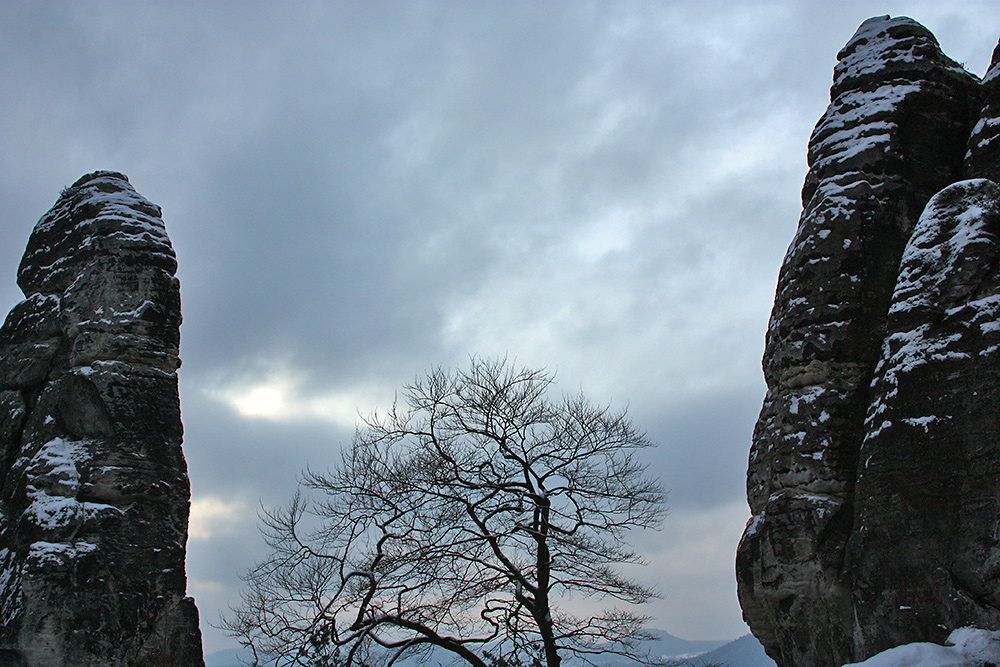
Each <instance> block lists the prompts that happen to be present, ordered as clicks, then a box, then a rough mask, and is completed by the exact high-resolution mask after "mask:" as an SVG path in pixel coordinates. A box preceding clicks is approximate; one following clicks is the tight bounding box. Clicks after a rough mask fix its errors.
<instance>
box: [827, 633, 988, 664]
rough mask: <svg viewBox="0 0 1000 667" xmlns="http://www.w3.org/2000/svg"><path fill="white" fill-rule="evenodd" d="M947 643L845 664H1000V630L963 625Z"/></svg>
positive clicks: (919, 645)
mask: <svg viewBox="0 0 1000 667" xmlns="http://www.w3.org/2000/svg"><path fill="white" fill-rule="evenodd" d="M947 644H948V645H947V646H942V645H940V644H932V643H930V642H916V643H913V644H903V645H902V646H896V647H894V648H890V649H887V650H885V651H882V652H881V653H878V654H876V655H874V656H872V657H870V658H868V659H867V660H865V661H863V662H857V663H851V664H848V665H844V666H843V667H991V666H995V665H998V664H1000V632H990V631H988V630H979V629H977V628H959V629H958V630H955V631H954V632H952V633H951V635H949V637H948V642H947Z"/></svg>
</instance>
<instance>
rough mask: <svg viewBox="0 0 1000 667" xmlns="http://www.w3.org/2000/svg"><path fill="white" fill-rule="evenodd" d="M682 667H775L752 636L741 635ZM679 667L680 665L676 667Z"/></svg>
mask: <svg viewBox="0 0 1000 667" xmlns="http://www.w3.org/2000/svg"><path fill="white" fill-rule="evenodd" d="M682 665H683V667H688V666H690V667H702V666H703V665H721V666H725V667H777V666H776V664H775V662H774V660H771V658H769V657H767V654H766V653H764V647H763V646H761V645H760V642H759V641H757V638H756V637H754V636H753V635H743V636H742V637H740V638H739V639H737V640H736V641H732V642H729V643H728V644H726V645H724V646H721V647H719V648H717V649H715V650H714V651H709V652H707V653H704V654H702V655H700V656H698V657H697V658H694V659H692V660H690V661H687V662H684V663H682ZM678 667H681V665H678Z"/></svg>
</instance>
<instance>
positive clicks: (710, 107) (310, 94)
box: [0, 0, 1000, 652]
mask: <svg viewBox="0 0 1000 667" xmlns="http://www.w3.org/2000/svg"><path fill="white" fill-rule="evenodd" d="M877 14H893V15H900V14H903V15H908V16H912V17H913V18H915V19H917V20H918V21H920V22H922V23H923V24H924V25H926V26H927V27H928V28H930V29H931V30H932V31H933V32H934V33H935V34H936V35H937V37H938V39H939V41H940V42H941V44H942V46H943V48H944V49H945V51H946V53H948V54H949V55H950V56H951V57H953V58H954V59H956V60H958V61H959V62H963V63H965V64H966V66H967V67H968V68H969V69H970V70H971V71H973V72H975V73H976V74H978V75H982V74H983V73H984V72H985V70H986V68H987V66H988V64H989V60H990V55H991V52H992V50H993V47H994V46H995V45H996V43H997V38H998V36H1000V12H998V11H997V6H996V2H995V0H982V1H981V2H974V1H970V2H941V0H927V1H916V0H915V1H910V2H905V1H899V2H890V1H887V2H874V1H870V0H869V1H864V2H845V1H842V0H838V1H837V2H829V1H827V0H816V1H814V2H807V1H802V2H792V1H784V2H742V3H737V2H712V1H706V0H690V1H687V0H683V1H681V0H678V1H674V2H667V1H664V2H653V1H650V0H646V1H642V2H583V1H580V2H569V1H568V0H566V1H564V2H556V1H552V0H545V1H544V2H542V1H539V2H499V1H498V2H485V1H476V2H473V1H471V0H469V1H465V2H459V1H456V0H453V1H449V2H444V1H441V2H402V1H398V2H368V1H366V2H322V3H302V2H280V3H279V2H246V1H240V2H236V1H233V2H214V3H210V2H194V1H192V2H159V3H155V2H82V1H74V2H65V3H46V2H37V1H30V2H29V1H23V2H20V1H9V2H2V3H0V221H2V224H3V231H4V233H3V235H2V236H0V310H2V311H3V313H5V312H6V311H7V310H9V308H10V307H11V306H13V305H14V304H15V303H16V302H17V301H18V300H20V298H21V294H20V292H19V291H18V289H17V287H16V285H15V282H14V281H15V271H16V268H17V265H18V262H19V261H20V257H21V254H22V253H23V251H24V246H25V243H26V241H27V239H28V235H29V233H30V231H31V228H32V226H33V225H34V223H35V222H36V221H37V220H38V218H39V217H41V216H42V214H43V213H45V211H46V210H48V208H49V207H50V206H51V205H52V204H53V202H54V201H55V199H56V197H57V195H58V193H59V191H60V189H61V188H63V187H64V186H66V185H69V184H70V183H72V182H73V181H74V180H76V179H77V178H78V177H79V176H81V175H82V174H84V173H86V172H89V171H93V170H95V169H112V170H118V171H121V172H123V173H125V174H127V175H128V176H129V178H130V180H131V182H132V184H133V185H134V186H135V188H136V189H137V190H138V191H139V192H140V193H141V194H143V195H144V196H145V197H147V198H148V199H150V200H151V201H153V202H155V203H157V204H159V205H160V206H162V208H163V218H164V221H165V223H166V226H167V231H168V232H169V234H170V236H171V239H172V241H173V244H174V247H175V250H176V251H177V256H178V260H179V263H180V268H179V271H178V275H179V277H180V279H181V290H182V299H183V314H184V325H183V327H182V330H181V333H182V346H181V355H182V357H183V361H184V365H183V367H182V368H181V370H180V385H181V404H182V411H183V418H184V424H185V443H184V448H185V452H186V456H187V460H188V465H189V467H190V474H191V482H192V493H193V499H192V519H191V535H190V540H189V543H188V577H189V592H190V593H191V594H192V595H194V596H195V598H196V599H197V602H198V606H199V608H200V611H201V616H202V628H203V632H204V639H205V648H206V652H212V651H215V650H218V649H221V648H225V647H228V646H233V645H235V643H234V640H232V639H229V638H227V637H225V636H224V635H222V634H221V633H220V632H218V631H217V630H214V629H212V628H211V627H210V625H209V624H210V623H214V622H217V620H218V614H219V610H220V609H225V608H226V607H227V605H229V604H236V603H238V600H239V590H240V582H239V580H238V578H237V574H238V573H239V572H240V571H242V570H245V569H247V568H248V567H249V566H250V565H251V564H252V562H253V561H254V559H255V558H257V557H259V556H261V555H262V553H263V545H262V543H261V541H260V539H259V536H258V533H257V519H256V512H257V509H258V507H259V503H261V502H262V503H264V504H265V505H275V504H278V503H282V502H284V501H285V500H287V499H288V497H289V496H290V495H291V493H292V491H293V490H294V488H295V483H296V475H297V473H298V472H299V471H300V470H301V469H302V468H303V467H304V466H305V465H306V463H307V462H308V463H309V464H311V465H313V466H314V467H321V466H323V465H325V464H326V463H327V462H332V461H334V460H335V458H336V453H337V451H338V448H339V447H340V446H341V444H344V443H347V442H348V441H349V440H350V436H351V434H352V432H353V430H354V424H355V422H356V419H357V415H358V413H359V412H360V413H363V414H367V413H369V412H370V411H371V410H373V409H374V408H375V407H377V406H379V405H382V406H384V405H386V404H388V403H389V402H390V401H391V400H392V397H393V392H394V390H395V389H396V388H397V387H399V386H400V385H402V384H404V383H406V382H408V381H410V380H412V379H414V378H415V377H416V376H417V375H419V374H422V373H423V372H424V371H426V370H427V369H428V368H430V367H431V366H434V365H445V366H455V365H462V364H465V363H466V362H467V360H468V358H469V356H470V355H473V354H476V355H482V356H497V355H508V356H509V357H511V358H514V359H516V360H517V362H519V363H520V364H523V365H527V366H533V367H545V368H548V369H551V370H554V371H556V372H557V375H558V379H559V385H558V386H559V387H560V388H561V389H562V390H565V391H567V392H577V391H579V390H582V391H583V392H584V393H585V394H587V395H589V396H590V397H591V398H593V399H594V400H595V401H597V402H608V401H610V402H612V403H613V404H615V405H619V406H624V405H627V406H628V407H629V410H630V414H631V415H632V417H633V418H634V420H635V421H636V423H637V424H638V425H639V426H641V427H642V428H644V429H645V430H646V431H647V432H648V433H649V435H650V437H651V439H652V440H653V441H655V442H657V443H659V447H658V449H657V450H656V451H655V452H654V453H653V454H652V455H651V457H650V458H651V462H652V466H653V469H654V470H656V471H657V472H658V473H659V474H660V475H661V476H662V478H663V480H664V483H665V485H666V486H667V487H668V488H669V489H670V506H671V512H670V515H669V516H668V517H667V520H666V523H665V526H664V528H663V530H662V531H661V532H659V533H654V534H648V535H643V536H640V537H639V538H638V539H639V547H640V549H641V550H642V552H643V553H645V554H646V555H647V557H648V559H649V561H650V562H651V567H649V568H648V569H647V570H646V571H645V572H643V573H641V574H640V576H641V577H642V578H644V579H645V580H646V581H649V582H654V583H657V584H658V585H659V586H660V587H661V588H662V590H663V592H664V598H663V599H662V600H661V601H659V602H657V603H656V604H655V605H653V607H652V609H651V612H652V613H653V614H654V615H655V616H656V617H657V618H656V620H655V621H654V623H653V625H654V627H658V628H661V629H663V630H666V631H668V632H671V633H673V634H676V635H680V636H682V637H686V638H691V639H694V638H713V639H723V638H734V637H736V636H739V635H742V634H744V633H745V632H746V626H745V625H744V624H743V622H742V620H741V617H740V610H739V605H738V604H737V601H736V594H735V589H736V585H735V577H734V574H733V559H734V552H735V548H736V544H737V542H738V540H739V536H740V534H741V532H742V530H743V527H744V524H745V522H746V519H747V517H748V510H747V508H746V500H745V486H744V474H745V470H746V460H747V454H748V451H749V447H750V437H751V431H752V428H753V423H754V420H755V419H756V415H757V412H758V410H759V409H760V404H761V400H762V398H763V393H764V384H763V380H762V377H761V372H760V357H761V353H762V350H763V342H764V331H765V327H766V323H767V317H768V314H769V311H770V307H771V302H772V299H773V295H774V287H775V283H776V279H777V272H778V268H779V266H780V263H781V259H782V257H783V255H784V252H785V250H786V248H787V246H788V243H789V242H790V240H791V238H792V235H793V233H794V230H795V226H796V223H797V218H798V215H799V212H800V207H801V204H800V201H799V190H800V188H801V185H802V180H803V177H804V176H805V172H806V144H807V141H808V138H809V133H810V131H811V130H812V127H813V125H814V124H815V123H816V121H817V119H818V118H819V116H820V115H821V114H822V113H823V110H824V109H825V107H826V105H827V103H828V101H829V92H828V91H829V86H830V82H831V79H832V71H833V65H834V63H835V61H836V54H837V51H838V50H839V49H840V48H841V47H842V46H843V45H844V44H845V43H846V42H847V40H848V39H849V38H850V37H851V35H852V34H853V33H854V31H855V29H856V28H857V27H858V25H859V24H860V23H861V22H862V21H863V20H864V19H866V18H868V17H869V16H872V15H877ZM0 315H2V313H0Z"/></svg>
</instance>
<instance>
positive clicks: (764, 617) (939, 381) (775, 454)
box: [737, 16, 1000, 667]
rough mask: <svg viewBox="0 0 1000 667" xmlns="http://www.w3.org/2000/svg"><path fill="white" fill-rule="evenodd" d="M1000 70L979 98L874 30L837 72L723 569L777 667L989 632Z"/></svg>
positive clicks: (784, 280) (914, 26) (996, 598)
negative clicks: (739, 519)
mask: <svg viewBox="0 0 1000 667" xmlns="http://www.w3.org/2000/svg"><path fill="white" fill-rule="evenodd" d="M998 54H1000V47H998V51H997V52H996V53H995V56H994V63H993V65H992V66H991V68H990V71H989V73H988V75H987V77H986V78H985V79H984V80H983V81H982V82H980V81H979V80H978V79H977V78H976V77H975V76H973V75H971V74H969V73H967V72H966V71H965V70H964V69H963V68H962V67H961V66H959V65H958V64H957V63H955V62H953V61H952V60H950V59H949V58H948V57H947V56H945V55H944V54H943V53H942V52H941V49H940V47H939V46H938V43H937V41H936V40H935V38H934V36H933V35H932V34H931V33H930V32H929V31H928V30H927V29H926V28H924V27H923V26H921V25H919V24H918V23H916V22H914V21H913V20H911V19H908V18H890V17H888V16H886V17H878V18H873V19H869V20H868V21H866V22H865V23H864V24H862V26H861V27H860V28H859V29H858V31H857V33H856V34H855V35H854V37H852V38H851V40H850V41H849V42H848V44H847V46H845V47H844V49H843V50H842V51H841V52H840V54H838V64H837V66H836V68H835V71H834V82H833V87H832V88H831V95H830V97H831V103H830V106H829V108H828V109H827V111H826V113H825V114H824V115H823V117H822V118H821V119H820V121H819V123H818V124H817V126H816V129H815V130H814V132H813V135H812V137H811V139H810V142H809V165H810V170H809V174H808V175H807V177H806V181H805V185H804V187H803V191H802V200H803V206H804V210H803V213H802V217H801V219H800V221H799V228H798V231H797V233H796V236H795V239H794V240H793V241H792V244H791V247H790V248H789V250H788V254H787V255H786V257H785V260H784V264H783V266H782V269H781V274H780V277H779V281H778V288H777V293H776V297H775V304H774V310H773V311H772V315H771V321H770V324H769V327H768V333H767V345H766V350H765V355H764V374H765V379H766V381H767V387H768V392H767V395H766V397H765V399H764V405H763V408H762V411H761V415H760V419H759V420H758V423H757V427H756V429H755V432H754V442H753V446H752V449H751V454H750V465H749V470H748V479H747V494H748V499H749V502H750V509H751V513H752V515H753V518H752V519H751V522H750V523H749V524H748V526H747V529H746V531H745V533H744V536H743V539H742V541H741V543H740V547H739V552H738V555H737V578H738V583H739V595H740V603H741V605H742V607H743V611H744V617H745V618H746V620H747V622H748V623H749V625H750V627H751V629H752V630H753V632H754V634H755V635H756V636H757V637H758V638H759V639H760V640H761V642H762V643H763V644H764V646H765V648H767V650H768V653H769V654H770V655H771V656H772V657H773V658H774V659H775V660H776V661H777V662H778V664H779V665H781V666H782V667H788V666H795V667H833V666H837V665H841V664H844V663H847V662H853V661H859V660H861V659H864V658H866V657H869V656H870V655H873V654H874V653H877V652H878V651H881V650H883V649H886V648H889V647H891V646H895V645H897V644H900V643H905V642H912V641H943V640H944V639H945V638H946V637H947V636H948V634H949V632H950V631H951V630H954V629H955V628H956V627H958V626H959V625H967V624H981V625H987V626H989V627H1000V626H998V624H1000V578H998V577H1000V532H997V530H998V529H997V528H996V525H997V517H998V516H1000V477H998V474H1000V435H997V434H1000V428H998V427H1000V411H997V410H996V409H995V408H993V409H992V410H991V407H993V406H995V405H996V399H997V398H1000V366H998V367H997V368H996V370H992V369H994V367H995V366H997V365H998V364H1000V352H998V350H1000V321H998V320H1000V276H998V275H997V272H998V270H1000V247H997V237H996V235H997V234H998V233H1000V217H998V215H1000V187H998V186H997V185H996V183H994V182H993V181H991V180H986V179H989V178H992V179H997V178H1000V140H997V135H998V134H1000V99H998V93H1000V91H998V86H1000V66H998V63H997V55H998ZM971 177H979V178H978V179H977V180H968V181H963V179H968V178H971ZM939 191H940V192H939ZM935 193H938V194H935ZM932 197H933V199H932ZM928 202H930V204H928ZM925 206H926V209H925ZM921 212H923V214H922V215H921Z"/></svg>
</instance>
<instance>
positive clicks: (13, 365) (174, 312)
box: [0, 172, 203, 667]
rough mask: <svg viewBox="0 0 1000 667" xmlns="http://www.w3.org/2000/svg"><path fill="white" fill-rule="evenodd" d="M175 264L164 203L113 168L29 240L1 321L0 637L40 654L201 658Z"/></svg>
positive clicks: (86, 666)
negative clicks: (191, 581)
mask: <svg viewBox="0 0 1000 667" xmlns="http://www.w3.org/2000/svg"><path fill="white" fill-rule="evenodd" d="M176 266H177V264H176V260H175V257H174V252H173V249H172V248H171V245H170V241H169V239H168V238H167V235H166V232H165V230H164V227H163V222H162V220H161V219H160V210H159V207H157V206H155V205H153V204H151V203H149V202H148V201H147V200H145V199H144V198H142V197H141V196H140V195H139V194H138V193H136V192H135V190H134V189H133V188H132V187H131V185H129V183H128V180H127V179H126V178H125V177H124V176H122V175H121V174H116V173H112V172H95V173H93V174H89V175H87V176H84V177H83V178H81V179H80V180H79V181H77V182H76V183H74V184H73V185H72V186H71V187H69V188H67V189H66V190H65V191H64V192H63V193H62V195H61V196H60V197H59V200H58V201H57V202H56V204H55V206H54V207H53V208H52V210H50V211H49V212H48V213H47V214H46V215H45V216H44V217H43V218H42V219H41V220H40V221H39V222H38V224H37V225H36V226H35V228H34V231H33V232H32V234H31V237H30V239H29V242H28V248H27V250H26V252H25V255H24V259H23V260H22V262H21V266H20V268H19V270H18V285H19V286H20V287H21V289H22V291H23V292H24V293H25V297H26V298H25V300H24V301H22V302H21V303H20V304H18V305H17V306H15V307H14V309H13V310H12V311H11V313H10V314H9V315H8V317H7V320H6V322H5V323H4V325H3V327H2V328H0V444H2V452H3V458H2V460H0V510H2V516H0V621H2V630H0V649H5V650H7V651H9V652H10V654H11V655H14V654H19V655H21V656H22V657H23V658H24V659H26V661H27V664H28V665H30V666H31V667H90V666H95V667H96V666H97V665H102V666H107V665H113V666H123V667H124V666H129V667H132V666H135V667H138V666H140V665H142V666H151V665H165V666H166V665H169V666H176V667H189V666H194V665H202V664H203V662H202V658H201V636H200V632H199V630H198V615H197V609H196V608H195V606H194V601H193V600H192V599H191V598H187V597H185V589H186V577H185V573H184V555H185V546H186V541H187V521H188V507H189V497H190V491H189V484H188V477H187V466H186V463H185V461H184V457H183V454H182V451H181V436H182V427H181V420H180V408H179V398H178V392H177V374H176V370H177V368H178V366H179V365H180V361H179V359H178V345H179V341H180V339H179V327H180V321H181V316H180V291H179V286H178V282H177V279H176V278H175V277H174V272H175V270H176Z"/></svg>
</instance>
